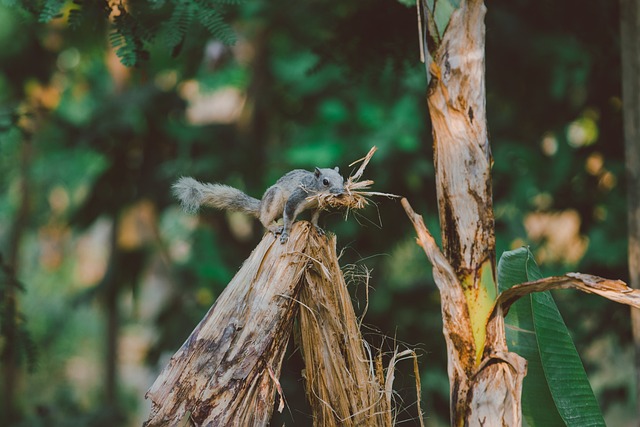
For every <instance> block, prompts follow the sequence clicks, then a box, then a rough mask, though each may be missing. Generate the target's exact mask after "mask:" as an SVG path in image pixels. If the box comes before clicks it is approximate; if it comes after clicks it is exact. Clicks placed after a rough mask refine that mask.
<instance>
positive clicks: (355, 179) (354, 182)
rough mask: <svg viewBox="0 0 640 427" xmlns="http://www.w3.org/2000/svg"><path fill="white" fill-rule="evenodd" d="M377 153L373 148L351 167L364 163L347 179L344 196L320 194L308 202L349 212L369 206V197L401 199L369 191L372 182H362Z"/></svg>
mask: <svg viewBox="0 0 640 427" xmlns="http://www.w3.org/2000/svg"><path fill="white" fill-rule="evenodd" d="M376 151H377V148H376V147H373V148H371V150H369V152H368V153H367V155H366V156H365V157H363V158H362V159H359V160H356V161H355V162H353V163H351V164H350V165H349V166H353V165H355V164H357V163H360V162H362V164H361V165H360V167H359V168H358V170H357V171H356V173H355V174H353V175H351V176H350V177H349V178H347V182H345V184H344V190H345V191H344V193H343V194H330V193H318V194H315V195H313V196H310V197H308V198H307V199H308V200H315V201H316V202H317V203H318V206H320V208H324V209H326V208H328V207H329V208H338V209H340V208H341V209H347V212H348V211H349V210H351V209H362V208H364V207H365V206H367V205H368V204H369V197H371V196H385V197H392V198H393V197H400V196H397V195H395V194H389V193H380V192H378V191H369V189H370V188H371V186H372V185H373V181H372V180H365V181H360V178H361V177H362V174H363V173H364V169H365V168H366V167H367V165H368V164H369V161H370V160H371V157H373V155H374V154H375V152H376Z"/></svg>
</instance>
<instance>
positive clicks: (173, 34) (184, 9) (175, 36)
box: [159, 1, 195, 53]
mask: <svg viewBox="0 0 640 427" xmlns="http://www.w3.org/2000/svg"><path fill="white" fill-rule="evenodd" d="M194 16H195V8H194V7H193V3H191V2H188V1H184V2H182V1H181V2H178V3H176V5H175V7H174V9H173V11H172V13H171V17H170V18H169V20H168V21H166V22H165V23H164V24H163V25H162V26H161V27H160V31H159V34H160V36H159V37H160V39H161V42H162V43H163V44H165V45H166V46H167V47H169V48H171V49H173V50H174V53H175V50H176V48H177V47H179V46H181V45H182V43H183V42H184V38H185V36H186V34H187V31H188V30H189V28H190V27H191V24H192V23H193V18H194Z"/></svg>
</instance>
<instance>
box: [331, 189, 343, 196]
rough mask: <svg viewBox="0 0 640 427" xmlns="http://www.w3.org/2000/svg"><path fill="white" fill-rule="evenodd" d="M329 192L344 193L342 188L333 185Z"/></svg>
mask: <svg viewBox="0 0 640 427" xmlns="http://www.w3.org/2000/svg"><path fill="white" fill-rule="evenodd" d="M329 192H330V193H331V194H336V195H340V194H344V188H339V187H334V188H332V189H331V190H329Z"/></svg>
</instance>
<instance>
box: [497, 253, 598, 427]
mask: <svg viewBox="0 0 640 427" xmlns="http://www.w3.org/2000/svg"><path fill="white" fill-rule="evenodd" d="M541 278H542V274H541V273H540V269H539V268H538V265H537V264H536V262H535V260H534V259H533V255H532V254H531V252H530V251H529V249H527V248H520V249H516V250H514V251H509V252H505V253H504V254H503V255H502V257H501V258H500V261H499V263H498V285H499V288H500V290H501V291H502V290H505V289H508V288H510V287H512V286H514V285H516V284H519V283H523V282H527V281H532V280H538V279H541ZM505 328H506V336H507V345H508V346H509V350H511V351H514V352H516V353H518V354H519V355H520V356H522V357H524V358H525V359H527V362H528V368H527V376H526V377H525V378H524V383H523V390H522V414H523V416H524V418H525V419H526V421H527V422H528V423H529V424H530V425H533V426H557V425H565V424H566V425H568V426H594V425H602V426H604V425H605V424H604V419H603V418H602V414H601V412H600V407H599V406H598V403H597V401H596V399H595V396H594V395H593V391H592V390H591V386H590V384H589V381H588V379H587V376H586V373H585V371H584V368H583V366H582V362H581V361H580V357H579V356H578V353H577V351H576V349H575V346H574V345H573V341H572V340H571V337H570V335H569V332H568V331H567V328H566V325H565V324H564V322H563V321H562V316H561V315H560V312H559V311H558V308H557V307H556V305H555V303H554V302H553V298H552V297H551V294H550V293H549V292H541V293H536V294H533V295H530V296H526V297H523V298H521V299H520V300H519V301H517V302H516V303H515V304H513V306H512V307H511V309H510V311H509V314H508V315H507V317H506V319H505ZM542 408H544V409H542Z"/></svg>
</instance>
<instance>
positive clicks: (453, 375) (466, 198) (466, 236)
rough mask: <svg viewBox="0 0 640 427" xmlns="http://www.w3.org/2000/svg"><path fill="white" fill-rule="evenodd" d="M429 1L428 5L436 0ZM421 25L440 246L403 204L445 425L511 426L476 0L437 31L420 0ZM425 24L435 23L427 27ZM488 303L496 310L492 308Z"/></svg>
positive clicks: (515, 387)
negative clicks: (430, 325) (420, 266)
mask: <svg viewBox="0 0 640 427" xmlns="http://www.w3.org/2000/svg"><path fill="white" fill-rule="evenodd" d="M436 7H437V5H436ZM422 10H423V11H427V14H426V15H427V16H426V17H425V19H426V21H427V22H426V25H427V27H428V28H429V37H430V39H429V43H425V46H424V47H425V48H426V47H427V46H428V49H429V50H428V52H424V53H425V57H429V59H430V61H429V66H428V73H429V74H430V85H429V90H428V95H427V101H428V104H429V113H430V116H431V123H432V126H433V139H434V163H435V167H436V186H437V194H438V211H439V215H440V226H441V229H442V244H443V252H444V256H443V253H441V252H440V250H439V248H438V247H437V245H436V244H435V241H434V240H433V238H432V237H431V235H430V234H429V233H428V231H427V230H426V228H425V227H424V224H422V221H421V218H419V217H418V216H417V215H415V213H413V211H412V210H411V208H410V206H409V205H408V203H407V202H406V201H405V202H404V206H405V209H406V210H407V213H408V214H409V217H410V218H411V220H412V221H413V222H414V225H415V226H416V230H417V231H418V235H419V238H420V244H421V245H422V246H423V248H424V249H425V252H427V256H428V257H429V259H430V260H431V262H432V263H433V264H434V278H435V280H436V284H437V285H438V287H439V289H440V293H441V297H442V315H443V322H444V335H445V340H446V343H447V349H448V354H449V361H448V369H449V381H450V387H451V402H450V410H451V414H450V415H451V424H452V425H454V426H462V425H465V426H481V425H484V424H485V423H487V422H488V423H489V424H491V425H509V426H517V425H520V424H521V408H520V394H521V389H522V379H523V377H524V375H525V372H526V362H525V361H524V359H522V358H521V357H520V356H518V355H516V354H514V353H509V352H508V349H507V345H506V339H505V335H504V320H503V316H502V315H501V314H499V315H497V316H493V317H491V321H490V322H489V324H487V321H488V319H489V318H490V316H491V312H492V310H493V308H494V302H495V300H496V297H497V286H496V279H495V237H494V220H493V207H492V193H491V191H492V190H491V162H492V158H491V151H490V147H489V141H488V137H487V126H486V114H485V87H484V84H485V82H484V80H485V79H484V72H485V70H484V34H485V27H484V15H485V13H486V8H485V6H484V4H483V2H482V1H481V0H468V1H465V0H462V1H461V2H460V6H459V8H458V9H456V10H455V11H454V12H453V13H452V15H451V18H450V20H449V22H448V24H447V27H446V31H445V32H444V35H443V37H442V39H439V33H438V30H437V28H436V26H437V25H436V21H435V18H434V16H433V10H432V9H430V8H429V6H428V5H427V4H426V2H423V3H422ZM434 29H435V31H434ZM497 310H501V309H500V307H498V308H497Z"/></svg>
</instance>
